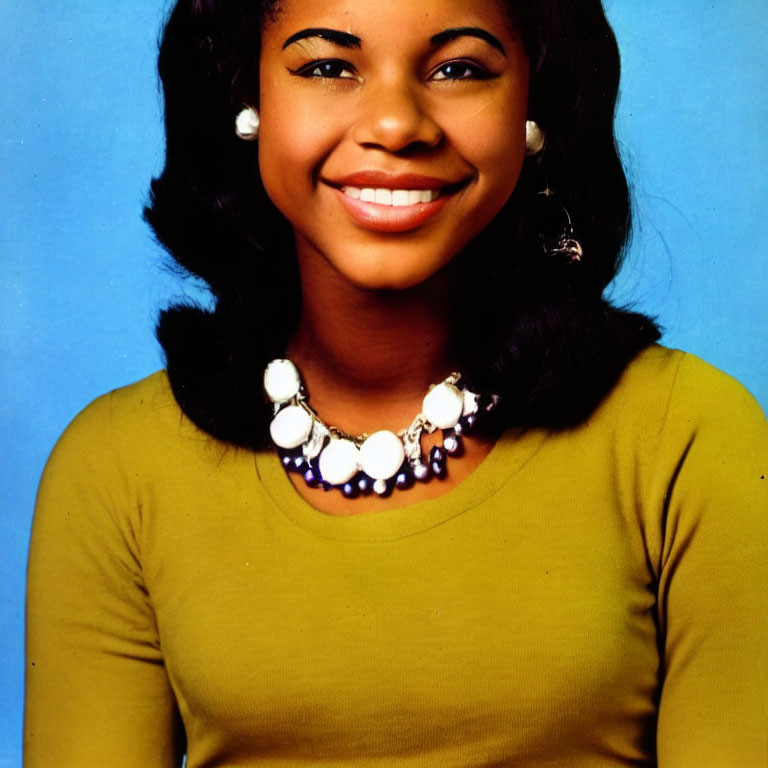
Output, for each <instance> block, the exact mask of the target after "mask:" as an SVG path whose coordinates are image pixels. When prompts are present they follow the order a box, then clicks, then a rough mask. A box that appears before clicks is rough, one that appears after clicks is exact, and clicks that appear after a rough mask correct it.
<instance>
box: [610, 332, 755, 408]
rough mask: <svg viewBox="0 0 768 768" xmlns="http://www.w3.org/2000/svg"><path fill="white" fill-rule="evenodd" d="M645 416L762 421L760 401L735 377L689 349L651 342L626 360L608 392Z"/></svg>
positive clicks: (613, 397)
mask: <svg viewBox="0 0 768 768" xmlns="http://www.w3.org/2000/svg"><path fill="white" fill-rule="evenodd" d="M611 399H615V400H617V401H619V402H621V404H622V405H625V406H628V407H631V408H634V409H637V410H639V412H640V413H641V414H642V413H643V412H645V415H646V416H648V415H649V414H650V412H651V411H655V412H661V414H662V415H663V416H664V418H665V420H667V421H668V420H669V418H670V417H679V418H683V417H684V418H686V419H691V420H697V419H704V420H708V419H717V418H727V419H730V420H735V421H738V420H742V419H747V420H758V421H763V422H764V421H765V414H764V413H763V410H762V408H761V407H760V404H759V403H758V402H757V400H756V399H755V398H754V396H753V395H752V394H751V393H750V392H749V390H747V388H746V387H745V386H744V385H743V384H741V383H740V382H739V381H737V380H736V379H735V378H733V377H732V376H730V375H729V374H727V373H725V372H724V371H722V370H720V369H719V368H717V367H715V366H714V365H712V364H710V363H708V362H706V361H705V360H702V359H701V358H700V357H697V356H696V355H694V354H691V353H690V352H684V351H682V350H679V349H673V348H669V347H664V346H662V345H660V344H653V345H651V346H650V347H648V348H647V349H645V350H643V351H642V352H640V354H638V355H637V357H636V358H635V359H634V360H632V362H630V364H629V365H628V366H627V368H626V370H625V371H624V374H623V375H622V377H621V379H620V380H619V382H618V384H617V386H616V388H615V392H614V393H613V395H612V396H611Z"/></svg>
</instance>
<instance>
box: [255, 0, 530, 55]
mask: <svg viewBox="0 0 768 768" xmlns="http://www.w3.org/2000/svg"><path fill="white" fill-rule="evenodd" d="M464 25H466V26H485V27H493V28H494V30H495V31H496V32H504V33H507V34H509V35H514V34H515V32H516V30H515V25H514V24H513V22H512V14H511V12H510V10H509V3H506V2H503V1H502V0H281V2H279V4H278V6H277V7H276V8H275V12H274V13H273V14H270V15H269V16H267V18H266V20H265V26H264V30H263V32H264V33H265V34H267V35H270V36H271V35H273V34H274V35H279V34H285V35H286V37H287V36H288V35H290V34H293V33H295V32H296V31H298V30H300V29H304V28H308V27H331V28H334V29H340V30H343V31H346V32H351V33H353V34H356V35H357V36H358V37H361V38H363V39H365V38H366V37H367V38H374V37H376V38H387V36H388V43H389V44H390V45H393V46H397V45H398V44H401V43H402V42H403V41H404V39H405V38H411V37H413V38H416V37H430V36H431V35H433V34H435V33H436V32H439V31H441V30H442V29H445V28H448V27H456V26H464Z"/></svg>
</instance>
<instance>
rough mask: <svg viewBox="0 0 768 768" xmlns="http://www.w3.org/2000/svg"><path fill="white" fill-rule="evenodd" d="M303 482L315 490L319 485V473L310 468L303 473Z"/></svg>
mask: <svg viewBox="0 0 768 768" xmlns="http://www.w3.org/2000/svg"><path fill="white" fill-rule="evenodd" d="M304 482H305V483H306V484H307V485H308V486H309V487H310V488H316V487H317V486H318V485H319V484H320V473H319V472H317V471H316V470H314V469H312V467H310V468H309V469H308V470H307V471H306V472H305V473H304Z"/></svg>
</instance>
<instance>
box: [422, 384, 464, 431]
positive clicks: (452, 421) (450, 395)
mask: <svg viewBox="0 0 768 768" xmlns="http://www.w3.org/2000/svg"><path fill="white" fill-rule="evenodd" d="M463 408H464V396H463V395H462V394H461V392H459V390H458V389H457V388H456V387H455V386H454V385H453V384H448V383H447V382H443V383H442V384H438V385H437V386H436V387H432V389H431V390H430V391H429V392H427V396H426V397H425V398H424V403H423V404H422V406H421V410H422V412H423V413H424V415H425V416H426V417H427V419H429V421H430V422H432V424H434V425H435V426H436V427H437V428H438V429H450V428H451V427H455V426H456V424H457V423H458V421H459V419H460V418H461V412H462V409H463Z"/></svg>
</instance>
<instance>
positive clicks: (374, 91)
mask: <svg viewBox="0 0 768 768" xmlns="http://www.w3.org/2000/svg"><path fill="white" fill-rule="evenodd" d="M367 85H368V88H367V89H366V91H367V92H366V93H365V94H364V97H363V101H362V103H361V105H360V112H359V116H358V119H357V120H356V121H355V126H354V132H353V138H354V140H355V141H356V142H357V143H358V144H360V145H361V146H364V147H366V148H373V149H384V150H386V151H387V152H393V153H394V152H403V151H413V150H418V149H431V148H434V147H436V146H437V145H438V144H440V142H441V141H442V138H443V131H442V129H441V128H440V126H439V124H438V123H437V121H436V120H435V119H434V117H433V116H432V115H431V114H430V112H429V109H428V106H427V104H426V99H425V98H424V96H423V95H421V94H419V93H418V86H412V85H408V84H405V83H403V82H402V81H400V80H396V81H394V82H389V83H380V84H378V85H373V84H367Z"/></svg>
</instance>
